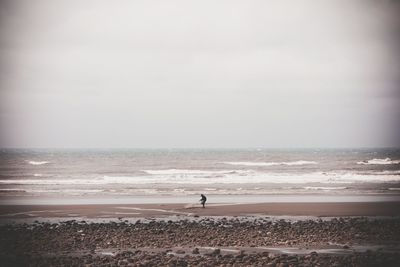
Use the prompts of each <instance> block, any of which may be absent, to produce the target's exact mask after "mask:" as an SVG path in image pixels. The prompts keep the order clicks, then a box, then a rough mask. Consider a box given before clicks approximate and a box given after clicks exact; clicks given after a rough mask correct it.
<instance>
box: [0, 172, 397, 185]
mask: <svg viewBox="0 0 400 267" xmlns="http://www.w3.org/2000/svg"><path fill="white" fill-rule="evenodd" d="M213 173H214V172H211V173H210V172H209V171H206V172H205V174H204V173H203V174H201V173H185V174H183V175H182V174H180V173H170V174H164V173H163V172H160V174H157V175H156V174H154V175H148V176H103V177H98V178H91V177H88V178H80V179H71V178H69V179H68V178H59V179H54V178H48V179H44V178H42V179H6V180H0V184H21V185H22V184H26V185H108V184H110V185H112V184H131V185H140V184H153V185H156V184H263V183H289V184H291V183H294V184H304V183H364V182H370V183H376V182H378V183H379V182H399V181H400V175H390V174H381V173H373V172H369V173H362V174H361V173H354V172H328V173H327V172H324V173H322V172H310V173H302V174H298V173H297V174H296V173H277V172H260V171H252V170H246V171H245V170H243V171H237V172H223V173H221V172H219V171H218V172H217V173H216V174H213Z"/></svg>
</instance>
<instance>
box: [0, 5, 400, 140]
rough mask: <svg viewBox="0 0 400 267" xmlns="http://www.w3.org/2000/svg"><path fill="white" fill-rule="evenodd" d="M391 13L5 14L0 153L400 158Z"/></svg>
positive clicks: (159, 10)
mask: <svg viewBox="0 0 400 267" xmlns="http://www.w3.org/2000/svg"><path fill="white" fill-rule="evenodd" d="M399 7H400V4H399V3H398V2H396V1H389V0H367V1H361V0H360V1H356V0H347V1H344V0H327V1H311V0H309V1H307V0H300V1H286V0H281V1H267V0H260V1H253V0H250V1H235V0H233V1H232V0H229V1H228V0H227V1H187V0H182V1H155V0H146V1H128V0H126V1H124V0H122V1H104V0H98V1H78V0H65V1H64V0H59V1H54V0H38V1H29V0H16V1H4V0H3V1H1V2H0V147H19V148H96V147H99V148H112V147H115V148H126V147H129V148H241V147H282V148H299V147H399V146H400V138H399V136H400V88H399V85H400V60H399V53H398V52H399V51H398V47H399V36H400V34H399V33H400V19H399V18H400V15H399V11H400V8H399Z"/></svg>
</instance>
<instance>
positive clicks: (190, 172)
mask: <svg viewBox="0 0 400 267" xmlns="http://www.w3.org/2000/svg"><path fill="white" fill-rule="evenodd" d="M142 171H143V172H145V173H147V174H151V175H219V174H235V173H238V174H239V173H243V174H245V173H247V172H248V171H246V170H213V171H212V170H189V169H165V170H142Z"/></svg>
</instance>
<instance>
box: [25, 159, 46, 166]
mask: <svg viewBox="0 0 400 267" xmlns="http://www.w3.org/2000/svg"><path fill="white" fill-rule="evenodd" d="M47 163H50V161H33V160H30V161H28V164H31V165H44V164H47Z"/></svg>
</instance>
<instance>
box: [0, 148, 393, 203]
mask: <svg viewBox="0 0 400 267" xmlns="http://www.w3.org/2000/svg"><path fill="white" fill-rule="evenodd" d="M200 194H205V195H206V196H207V197H208V200H209V201H212V200H214V201H215V202H230V201H239V202H268V200H269V201H275V202H276V201H278V202H279V201H285V200H291V201H302V200H303V201H307V200H311V201H318V200H319V201H321V200H327V199H333V200H335V199H336V200H343V201H346V199H347V200H349V199H350V200H354V201H357V199H358V200H368V199H375V200H378V201H379V200H388V199H389V200H396V201H398V200H400V149H394V148H379V149H263V148H255V149H29V150H28V149H3V150H1V151H0V204H10V203H12V204H32V203H43V204H44V203H48V202H54V203H57V201H60V200H69V201H70V202H71V203H89V202H90V201H94V202H102V203H113V202H116V201H122V200H123V201H125V202H130V201H131V202H143V203H150V202H184V203H186V202H188V203H195V202H196V201H198V200H197V199H198V198H199V195H200ZM304 196H307V198H304ZM41 200H42V202H41ZM74 201H75V202H74Z"/></svg>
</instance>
